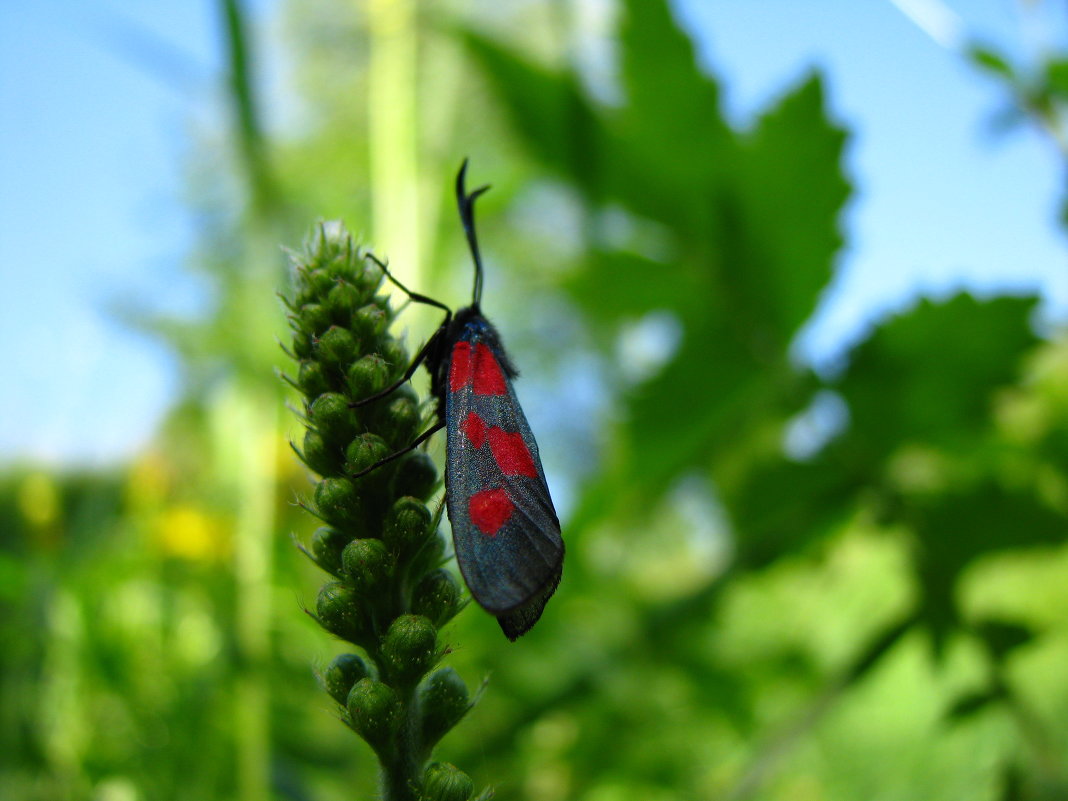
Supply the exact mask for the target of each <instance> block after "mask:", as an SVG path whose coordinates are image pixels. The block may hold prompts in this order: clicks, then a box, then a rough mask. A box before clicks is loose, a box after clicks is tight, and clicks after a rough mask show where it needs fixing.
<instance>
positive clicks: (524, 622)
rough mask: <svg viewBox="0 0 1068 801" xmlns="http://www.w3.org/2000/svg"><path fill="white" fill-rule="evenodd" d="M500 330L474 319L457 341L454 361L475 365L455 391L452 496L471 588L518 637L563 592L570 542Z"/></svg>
mask: <svg viewBox="0 0 1068 801" xmlns="http://www.w3.org/2000/svg"><path fill="white" fill-rule="evenodd" d="M491 331H492V329H488V328H484V327H482V326H479V325H472V326H471V327H469V328H467V329H465V331H464V334H463V335H462V336H461V338H460V339H459V340H458V341H457V342H456V343H454V344H453V349H454V353H453V356H452V358H454V359H455V358H457V354H458V353H459V354H460V357H461V358H463V359H468V360H469V361H468V362H467V363H466V364H465V365H463V366H462V367H461V369H460V370H459V373H460V377H459V379H458V380H457V381H456V382H455V383H456V384H457V386H456V387H455V388H453V387H452V386H447V387H446V399H445V417H446V422H447V433H448V437H447V451H446V461H447V464H446V471H445V483H446V500H447V503H448V509H449V520H450V521H451V523H452V531H453V541H454V543H455V546H456V558H457V561H458V562H459V565H460V571H461V572H462V573H463V576H464V580H465V581H466V583H467V586H468V589H469V590H470V591H471V595H472V596H473V597H474V598H475V600H476V601H478V603H479V604H480V605H481V606H482V607H484V608H485V609H486V610H487V611H488V612H490V613H492V614H493V615H496V616H497V618H498V621H499V622H500V624H501V628H502V629H504V632H505V634H506V635H507V636H508V637H509V639H513V640H514V639H515V638H516V637H518V636H519V635H520V634H523V633H525V632H526V631H527V630H528V629H530V627H531V626H533V625H534V623H535V622H536V621H537V619H538V617H539V616H540V615H541V611H542V609H543V608H544V607H545V603H546V601H548V599H549V597H550V596H551V595H552V593H553V591H554V590H555V589H556V585H557V583H558V582H559V580H560V574H561V571H562V565H563V557H564V543H563V540H562V538H561V536H560V523H559V520H558V519H557V517H556V511H555V510H554V508H553V504H552V500H551V499H550V497H549V489H548V487H547V486H546V484H545V474H544V472H543V470H542V466H541V458H540V456H539V454H538V446H537V443H536V442H535V441H534V435H533V434H532V433H531V431H530V426H529V425H528V424H527V421H526V418H525V417H524V415H523V410H522V408H520V406H519V402H518V401H517V400H516V396H515V391H514V389H513V388H512V383H511V381H510V380H509V378H508V376H507V374H506V371H505V369H504V365H505V364H506V362H505V361H504V360H503V359H502V358H501V357H500V356H499V354H500V353H501V350H500V344H499V343H498V342H497V341H496V338H495V337H494V336H493V334H492V333H491ZM457 349H459V351H457ZM488 359H492V360H493V364H492V365H491V364H489V363H488V362H487V360H488ZM455 372H456V369H455V366H454V373H455Z"/></svg>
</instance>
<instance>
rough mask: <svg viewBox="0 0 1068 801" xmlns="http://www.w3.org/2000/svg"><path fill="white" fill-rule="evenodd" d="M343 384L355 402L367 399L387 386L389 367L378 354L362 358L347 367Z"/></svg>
mask: <svg viewBox="0 0 1068 801" xmlns="http://www.w3.org/2000/svg"><path fill="white" fill-rule="evenodd" d="M345 383H346V385H347V386H348V389H349V394H350V395H351V396H352V397H353V398H355V399H356V400H362V399H363V398H369V397H371V396H372V395H374V394H375V393H376V392H381V391H382V390H383V389H385V388H386V387H387V386H388V385H389V365H388V364H386V362H385V360H383V358H382V357H381V356H379V355H378V354H374V353H372V354H370V355H368V356H364V357H363V358H362V359H358V360H357V361H355V362H353V363H352V365H351V366H350V367H349V370H348V373H347V374H346V381H345Z"/></svg>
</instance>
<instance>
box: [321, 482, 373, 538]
mask: <svg viewBox="0 0 1068 801" xmlns="http://www.w3.org/2000/svg"><path fill="white" fill-rule="evenodd" d="M315 508H316V509H317V510H318V512H319V516H320V517H321V518H322V519H323V520H325V521H326V522H327V523H329V524H330V525H332V526H334V527H336V528H351V527H356V526H359V524H360V523H362V522H363V515H362V511H363V505H362V504H361V502H360V498H359V495H358V494H357V492H356V487H354V486H353V485H352V482H351V481H349V480H348V479H347V478H324V479H323V480H322V481H320V482H319V484H318V485H317V486H316V487H315Z"/></svg>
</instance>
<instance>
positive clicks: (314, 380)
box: [297, 359, 330, 398]
mask: <svg viewBox="0 0 1068 801" xmlns="http://www.w3.org/2000/svg"><path fill="white" fill-rule="evenodd" d="M297 386H299V387H300V390H301V392H303V393H304V394H305V395H307V396H308V398H317V397H319V396H320V395H322V394H323V393H324V392H328V391H329V390H330V381H329V379H328V378H327V377H326V372H325V371H324V370H323V366H322V365H321V364H320V363H319V362H317V361H313V360H311V359H304V360H303V361H301V363H300V372H299V373H298V374H297Z"/></svg>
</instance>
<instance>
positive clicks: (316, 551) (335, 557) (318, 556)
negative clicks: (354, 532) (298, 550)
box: [311, 526, 351, 575]
mask: <svg viewBox="0 0 1068 801" xmlns="http://www.w3.org/2000/svg"><path fill="white" fill-rule="evenodd" d="M350 539H351V537H349V535H347V534H343V533H342V532H340V531H338V530H337V529H336V528H329V527H328V526H320V527H319V528H317V529H315V533H314V534H312V539H311V552H312V557H313V558H314V559H315V564H317V565H319V567H321V568H322V569H323V570H325V571H326V572H328V573H333V574H335V575H337V574H338V573H340V572H341V552H342V551H343V550H344V549H345V546H346V545H348V543H349V540H350Z"/></svg>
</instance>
